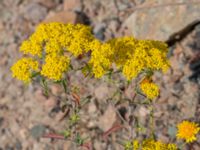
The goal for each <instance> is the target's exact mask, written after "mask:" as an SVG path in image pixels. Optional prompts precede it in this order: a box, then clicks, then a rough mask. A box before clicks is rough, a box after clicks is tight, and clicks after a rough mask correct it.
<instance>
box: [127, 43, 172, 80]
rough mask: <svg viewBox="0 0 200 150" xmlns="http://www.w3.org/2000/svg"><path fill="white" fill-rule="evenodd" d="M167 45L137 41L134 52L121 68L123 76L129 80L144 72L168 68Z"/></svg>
mask: <svg viewBox="0 0 200 150" xmlns="http://www.w3.org/2000/svg"><path fill="white" fill-rule="evenodd" d="M166 56H167V45H166V44H164V43H162V42H159V41H150V40H138V41H137V42H136V45H134V51H133V53H132V55H131V57H129V59H127V61H126V63H125V64H124V67H123V74H124V75H125V77H126V78H127V79H128V80H130V79H132V78H135V77H137V76H138V74H139V73H141V72H142V71H145V70H147V69H148V70H152V71H156V70H162V71H164V72H165V71H166V70H167V69H168V68H169V62H168V60H167V58H166Z"/></svg>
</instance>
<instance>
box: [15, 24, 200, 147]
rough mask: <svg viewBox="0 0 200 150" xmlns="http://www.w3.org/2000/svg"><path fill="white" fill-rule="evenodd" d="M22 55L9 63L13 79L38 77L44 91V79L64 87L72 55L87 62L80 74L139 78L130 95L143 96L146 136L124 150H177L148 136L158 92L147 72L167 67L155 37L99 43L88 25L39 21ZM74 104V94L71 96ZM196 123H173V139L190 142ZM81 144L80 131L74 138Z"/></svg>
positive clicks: (74, 117)
mask: <svg viewBox="0 0 200 150" xmlns="http://www.w3.org/2000/svg"><path fill="white" fill-rule="evenodd" d="M20 51H21V52H23V54H24V56H23V58H21V59H20V60H18V61H17V62H16V63H15V64H14V65H13V66H12V67H11V71H12V74H13V77H15V78H17V79H19V80H22V81H23V82H24V83H26V84H28V83H30V82H32V81H34V80H35V79H37V78H39V79H40V80H41V81H42V83H43V87H44V88H45V91H46V94H48V92H47V88H48V87H47V81H53V82H55V83H60V84H61V85H63V87H64V88H65V91H66V86H67V83H66V76H65V75H66V74H67V72H68V71H70V69H71V70H73V69H74V67H73V65H72V59H73V58H78V57H80V56H81V57H86V58H87V61H86V62H85V63H84V65H83V66H82V67H81V68H80V70H82V72H83V74H84V75H85V76H87V75H90V76H91V77H95V78H101V77H103V76H104V75H107V74H109V75H112V74H113V73H114V72H117V73H118V72H119V73H122V75H123V76H124V77H125V79H126V80H127V81H128V82H130V81H131V80H133V79H135V78H139V79H140V81H139V82H138V84H139V85H138V86H137V87H136V93H137V94H140V95H142V96H144V97H145V98H146V101H145V102H144V103H143V104H148V106H149V109H150V111H151V113H150V125H151V127H150V129H151V136H150V138H148V139H144V140H143V141H142V142H140V141H139V140H137V139H134V140H133V139H131V140H132V141H133V142H131V141H129V142H127V143H126V144H125V146H124V147H125V149H127V150H129V149H134V150H139V149H142V150H155V149H156V150H164V149H165V150H177V149H178V148H177V146H176V145H175V144H165V143H163V142H160V141H156V139H155V138H154V120H153V117H154V114H153V110H154V109H153V103H154V99H155V98H156V97H158V96H159V87H158V85H156V84H155V83H154V82H153V79H152V76H153V74H154V73H155V72H156V71H162V72H166V71H167V70H168V68H169V66H170V65H169V61H168V59H167V53H168V48H167V45H166V44H165V43H163V42H160V41H153V40H138V39H135V38H134V37H120V38H114V39H111V40H108V41H106V42H101V41H99V40H98V39H96V38H95V37H94V36H93V35H92V33H91V28H90V27H88V26H85V25H81V24H77V25H73V24H62V23H56V22H55V23H47V24H40V25H39V26H38V27H37V29H36V31H35V32H34V33H33V34H32V35H31V36H30V37H29V39H28V40H26V41H24V42H23V43H22V45H21V47H20ZM74 97H75V99H76V100H77V103H78V104H79V103H80V102H79V97H77V96H74ZM69 119H70V122H71V124H76V123H77V122H78V121H79V116H78V111H77V108H75V111H74V113H73V114H72V115H71V117H70V118H69ZM198 132H199V127H198V125H197V124H195V123H191V122H188V121H185V122H183V123H181V124H180V125H178V133H177V137H178V138H182V139H185V140H186V142H187V143H189V142H192V141H195V140H196V134H197V133H198ZM63 134H64V136H65V138H69V137H70V136H71V131H70V129H69V130H67V131H65V132H64V133H63ZM74 140H75V141H76V143H77V141H78V143H79V144H80V145H83V143H84V142H83V139H82V138H81V137H80V134H76V138H75V139H74ZM80 141H81V142H80Z"/></svg>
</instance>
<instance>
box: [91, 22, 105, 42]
mask: <svg viewBox="0 0 200 150" xmlns="http://www.w3.org/2000/svg"><path fill="white" fill-rule="evenodd" d="M105 28H106V25H105V24H104V23H100V24H97V25H96V26H95V27H94V30H93V32H94V36H95V37H96V38H97V39H99V40H101V41H103V40H104V38H105V36H104V32H105Z"/></svg>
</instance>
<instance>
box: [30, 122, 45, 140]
mask: <svg viewBox="0 0 200 150" xmlns="http://www.w3.org/2000/svg"><path fill="white" fill-rule="evenodd" d="M45 131H46V127H45V126H44V125H42V124H39V125H35V126H33V127H32V128H31V129H30V133H31V135H32V136H33V138H35V139H38V138H40V137H42V136H43V135H44V133H45Z"/></svg>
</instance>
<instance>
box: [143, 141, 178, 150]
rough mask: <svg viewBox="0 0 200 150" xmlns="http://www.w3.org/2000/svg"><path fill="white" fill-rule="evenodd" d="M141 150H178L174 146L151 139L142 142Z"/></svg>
mask: <svg viewBox="0 0 200 150" xmlns="http://www.w3.org/2000/svg"><path fill="white" fill-rule="evenodd" d="M142 150H178V148H177V146H176V145H175V144H171V143H170V144H166V143H163V142H161V141H155V140H153V139H145V140H144V141H143V142H142Z"/></svg>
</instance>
